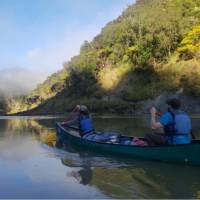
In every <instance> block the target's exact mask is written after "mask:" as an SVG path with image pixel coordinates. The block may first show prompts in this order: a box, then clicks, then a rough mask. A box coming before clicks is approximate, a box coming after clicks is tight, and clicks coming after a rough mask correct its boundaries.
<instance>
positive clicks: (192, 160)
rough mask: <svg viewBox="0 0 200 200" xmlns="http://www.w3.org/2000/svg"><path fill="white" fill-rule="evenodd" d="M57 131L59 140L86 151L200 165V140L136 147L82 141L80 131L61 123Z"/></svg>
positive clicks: (57, 126)
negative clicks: (188, 142)
mask: <svg viewBox="0 0 200 200" xmlns="http://www.w3.org/2000/svg"><path fill="white" fill-rule="evenodd" d="M56 130H57V136H58V139H59V140H62V141H63V142H64V143H65V142H66V143H69V144H73V145H75V146H77V147H79V148H83V149H85V150H90V151H95V152H98V153H104V154H112V155H118V156H120V157H121V156H123V157H124V156H126V157H129V158H141V159H147V160H155V161H164V162H173V163H183V164H184V163H185V164H189V165H200V140H193V141H192V142H191V143H190V144H182V145H162V146H134V145H123V144H112V143H103V142H95V141H91V140H86V139H82V138H81V137H80V136H79V132H78V130H76V129H74V128H72V127H65V126H63V125H62V124H61V123H57V124H56ZM124 137H126V136H124Z"/></svg>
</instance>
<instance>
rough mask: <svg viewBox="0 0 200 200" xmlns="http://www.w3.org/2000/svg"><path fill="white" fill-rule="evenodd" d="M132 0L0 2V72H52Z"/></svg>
mask: <svg viewBox="0 0 200 200" xmlns="http://www.w3.org/2000/svg"><path fill="white" fill-rule="evenodd" d="M134 2H135V0H0V69H3V68H12V67H24V68H28V69H31V70H37V71H38V70H40V71H44V72H47V73H52V72H54V71H57V70H58V69H61V68H62V63H63V62H64V61H68V60H69V59H70V58H71V57H72V56H74V55H76V54H78V53H79V48H80V45H81V44H82V43H83V41H84V40H91V39H92V38H93V37H94V36H95V35H97V34H98V33H99V32H100V30H101V28H102V27H103V26H105V24H106V23H107V22H109V21H110V20H113V19H115V18H116V17H117V16H118V15H120V14H121V12H122V11H123V10H124V9H125V8H126V7H127V6H128V5H130V4H132V3H134Z"/></svg>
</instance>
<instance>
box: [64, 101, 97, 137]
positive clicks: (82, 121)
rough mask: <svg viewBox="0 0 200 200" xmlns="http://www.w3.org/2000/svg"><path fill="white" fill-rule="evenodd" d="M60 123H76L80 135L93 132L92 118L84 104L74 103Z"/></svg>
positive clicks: (70, 124) (69, 124)
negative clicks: (73, 106) (70, 110)
mask: <svg viewBox="0 0 200 200" xmlns="http://www.w3.org/2000/svg"><path fill="white" fill-rule="evenodd" d="M62 124H65V125H68V126H72V125H77V126H78V128H79V133H80V135H81V137H83V136H84V135H86V134H91V133H93V132H94V128H93V123H92V119H91V117H90V114H89V111H88V109H87V106H85V105H76V106H75V108H74V109H73V110H72V112H71V113H70V114H69V116H68V117H67V118H66V120H65V122H63V123H62Z"/></svg>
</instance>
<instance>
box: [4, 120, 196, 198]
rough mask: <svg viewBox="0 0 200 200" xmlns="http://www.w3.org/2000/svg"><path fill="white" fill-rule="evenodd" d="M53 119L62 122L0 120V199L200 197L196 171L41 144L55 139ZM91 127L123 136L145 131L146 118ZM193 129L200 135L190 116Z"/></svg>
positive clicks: (104, 123)
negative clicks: (122, 134) (115, 132)
mask: <svg viewBox="0 0 200 200" xmlns="http://www.w3.org/2000/svg"><path fill="white" fill-rule="evenodd" d="M56 121H62V119H60V118H59V119H55V118H54V119H53V118H45V117H34V118H33V117H30V118H26V117H21V118H17V117H16V118H1V119H0V174H1V176H0V177H1V178H0V198H84V199H86V198H91V199H92V198H200V167H191V166H182V165H175V164H166V163H159V162H149V161H139V160H134V159H130V160H125V159H123V158H113V157H109V156H108V157H103V156H101V155H96V154H93V153H92V152H82V151H81V152H80V151H79V150H76V149H72V148H71V147H65V149H58V148H56V147H55V146H54V145H55V143H51V142H49V144H48V145H47V144H44V142H46V141H47V139H48V140H51V139H52V138H53V136H54V135H55V122H56ZM94 123H95V127H96V129H98V130H107V131H111V130H112V131H117V132H120V133H125V134H128V135H138V136H141V135H144V134H145V133H147V132H149V130H148V128H147V127H148V126H149V120H148V118H95V120H94ZM193 126H194V130H195V132H196V135H197V137H199V136H200V118H198V117H195V118H193ZM199 138H200V137H199ZM51 141H52V140H51Z"/></svg>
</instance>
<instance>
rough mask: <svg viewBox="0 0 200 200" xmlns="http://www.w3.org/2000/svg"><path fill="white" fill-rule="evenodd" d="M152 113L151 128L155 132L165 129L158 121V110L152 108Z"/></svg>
mask: <svg viewBox="0 0 200 200" xmlns="http://www.w3.org/2000/svg"><path fill="white" fill-rule="evenodd" d="M150 112H151V128H152V129H153V130H156V129H160V128H163V125H162V124H161V123H160V122H157V121H156V113H157V110H156V108H154V107H152V108H151V111H150Z"/></svg>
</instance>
